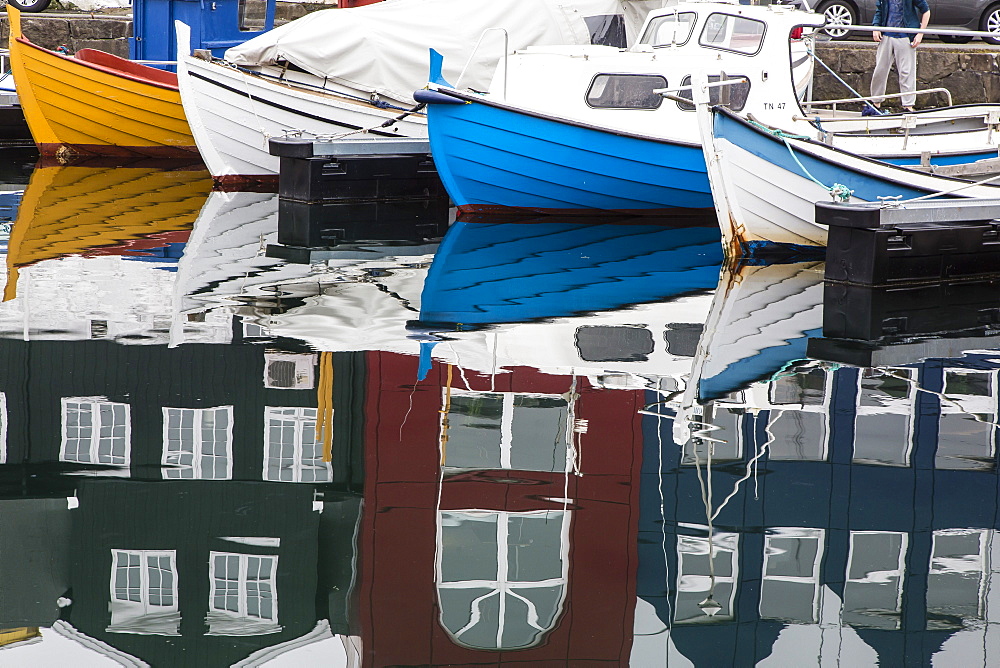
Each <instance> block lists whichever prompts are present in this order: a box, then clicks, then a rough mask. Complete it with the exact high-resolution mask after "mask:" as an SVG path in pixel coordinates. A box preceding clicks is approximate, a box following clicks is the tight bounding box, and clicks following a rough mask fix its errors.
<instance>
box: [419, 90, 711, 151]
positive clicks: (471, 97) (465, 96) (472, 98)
mask: <svg viewBox="0 0 1000 668" xmlns="http://www.w3.org/2000/svg"><path fill="white" fill-rule="evenodd" d="M434 90H436V91H437V92H439V93H442V94H444V95H450V96H451V97H455V98H458V99H460V100H464V101H465V102H469V103H480V104H484V105H486V106H488V107H494V108H497V109H501V110H503V111H508V112H511V113H517V114H522V115H524V116H529V117H531V118H538V119H540V120H543V121H550V122H553V123H559V124H562V125H568V126H570V127H576V128H582V129H584V130H593V131H595V132H600V133H602V134H607V135H614V136H616V137H624V138H627V139H639V140H643V141H651V142H654V143H656V144H667V145H670V146H685V147H689V148H695V149H698V150H699V151H700V150H701V144H699V143H695V142H685V141H679V140H676V139H666V138H664V137H655V136H653V135H644V134H639V133H637V132H629V131H628V130H617V129H612V128H608V127H602V126H600V125H593V124H591V123H585V122H583V121H576V120H573V119H569V118H560V117H558V116H552V115H549V114H545V113H542V112H540V111H533V110H530V109H524V108H522V107H515V106H514V105H511V104H507V103H504V102H498V101H497V100H490V99H486V98H483V97H478V96H477V95H475V94H470V93H464V92H462V91H459V90H456V89H454V88H449V87H445V86H439V87H436V88H435V89H434Z"/></svg>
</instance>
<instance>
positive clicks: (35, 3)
mask: <svg viewBox="0 0 1000 668" xmlns="http://www.w3.org/2000/svg"><path fill="white" fill-rule="evenodd" d="M51 3H52V0H7V2H6V3H5V4H8V5H13V6H14V7H17V8H18V9H19V10H21V11H22V12H44V11H45V10H46V9H48V8H49V5H50V4H51Z"/></svg>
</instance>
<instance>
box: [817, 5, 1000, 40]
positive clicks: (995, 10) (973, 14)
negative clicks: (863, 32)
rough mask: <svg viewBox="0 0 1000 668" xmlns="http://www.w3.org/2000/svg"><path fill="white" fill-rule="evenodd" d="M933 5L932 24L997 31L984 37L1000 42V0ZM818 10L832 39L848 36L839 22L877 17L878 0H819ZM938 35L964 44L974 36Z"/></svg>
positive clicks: (863, 22)
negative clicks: (823, 16) (994, 34)
mask: <svg viewBox="0 0 1000 668" xmlns="http://www.w3.org/2000/svg"><path fill="white" fill-rule="evenodd" d="M927 2H928V4H930V6H931V23H930V25H929V26H928V27H929V28H944V29H948V30H983V31H986V32H992V33H996V35H997V36H996V37H983V41H985V42H988V43H990V44H1000V2H998V0H964V1H962V2H955V1H954V0H927ZM813 7H814V9H815V11H817V12H819V13H821V14H825V15H826V24H827V26H828V27H827V28H826V29H825V30H824V31H825V32H826V34H828V35H829V36H830V37H831V38H833V39H846V38H847V37H848V36H849V35H850V34H851V32H854V33H855V34H858V33H857V31H849V30H842V29H837V28H836V26H838V25H842V26H844V25H870V24H871V22H872V19H873V18H874V17H875V0H819V1H818V2H813ZM939 39H940V40H941V41H942V42H947V43H949V44H965V43H967V42H971V41H972V36H971V35H970V36H965V35H941V36H940V37H939Z"/></svg>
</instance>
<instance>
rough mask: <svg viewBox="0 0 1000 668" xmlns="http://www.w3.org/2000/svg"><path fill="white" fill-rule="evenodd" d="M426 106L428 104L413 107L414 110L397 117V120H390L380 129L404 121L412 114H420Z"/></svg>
mask: <svg viewBox="0 0 1000 668" xmlns="http://www.w3.org/2000/svg"><path fill="white" fill-rule="evenodd" d="M426 106H427V103H426V102H421V103H420V104H418V105H417V106H415V107H413V108H412V109H408V110H407V111H406V112H404V113H402V114H400V115H399V116H396V117H395V118H390V119H389V120H387V121H386V122H385V123H383V124H382V125H380V126H379V127H380V128H387V127H389V126H390V125H395V124H396V122H397V121H401V120H403V119H404V118H406V117H407V116H409V115H410V114H416V113H418V112H420V111H421V110H422V109H423V108H424V107H426Z"/></svg>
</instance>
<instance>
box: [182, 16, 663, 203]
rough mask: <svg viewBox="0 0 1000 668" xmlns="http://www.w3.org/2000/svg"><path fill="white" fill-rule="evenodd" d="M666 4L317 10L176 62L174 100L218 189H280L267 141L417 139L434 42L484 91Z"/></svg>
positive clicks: (465, 79) (624, 28)
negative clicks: (530, 50)
mask: <svg viewBox="0 0 1000 668" xmlns="http://www.w3.org/2000/svg"><path fill="white" fill-rule="evenodd" d="M663 3H664V0H627V2H624V3H623V2H620V1H619V0H572V1H571V2H557V1H556V0H388V1H386V2H380V3H376V4H374V5H369V6H364V7H356V8H351V9H331V10H324V11H319V12H314V13H312V14H309V15H307V16H305V17H302V18H300V19H297V20H295V21H292V22H290V23H287V24H285V25H284V26H281V27H279V28H276V29H274V30H271V31H269V32H267V33H265V34H264V35H261V36H259V37H257V38H254V39H251V40H249V41H248V42H246V43H245V44H242V45H240V46H238V47H234V48H231V49H229V50H228V51H227V52H226V57H225V58H224V59H214V58H209V59H208V60H203V59H200V58H196V57H181V58H180V59H179V62H178V66H177V69H178V80H179V87H180V90H181V99H182V102H183V104H184V111H185V114H186V115H187V118H188V121H189V123H190V125H191V128H192V132H193V134H194V135H195V141H196V143H197V145H198V149H199V151H200V153H201V155H202V158H203V159H204V161H205V163H206V165H207V166H208V169H209V172H210V173H211V174H212V176H213V178H214V179H215V180H216V182H217V183H219V184H220V185H224V186H225V185H234V186H239V185H242V184H246V183H252V182H263V183H276V181H277V172H278V158H277V157H276V156H272V155H270V154H269V153H268V139H269V138H270V137H282V136H305V137H320V138H331V137H338V136H348V135H354V134H358V133H361V132H365V133H367V134H369V135H372V136H390V137H425V136H426V135H427V127H426V119H425V117H424V115H423V114H422V113H420V112H419V111H413V112H412V113H408V112H409V111H410V110H412V108H413V106H414V101H413V98H412V93H413V91H414V90H416V89H417V88H420V87H422V86H423V85H424V84H425V83H426V81H427V62H428V48H429V47H430V46H435V47H437V48H443V50H444V51H445V52H446V54H447V55H448V58H449V61H450V62H451V63H452V65H453V66H454V68H455V69H454V71H451V72H449V75H450V76H453V77H454V78H455V79H456V81H458V80H461V82H462V84H463V85H467V86H470V87H472V88H479V89H484V88H485V87H486V86H487V85H488V84H489V80H490V76H491V75H492V72H493V69H494V67H495V64H496V62H497V61H498V60H500V59H501V58H502V57H503V56H504V55H505V54H507V53H508V52H510V51H511V50H515V49H520V48H524V47H526V46H528V45H530V44H580V43H585V44H590V43H591V41H592V40H602V39H604V40H608V39H610V40H611V41H622V40H624V38H625V36H626V34H627V33H632V34H634V33H635V32H636V30H637V29H638V27H639V26H640V25H642V19H643V18H644V16H645V12H646V10H647V9H648V8H649V7H654V6H655V7H659V6H662V4H663ZM623 6H624V10H623ZM623 12H624V13H623ZM484 31H485V32H484ZM187 35H188V31H187V30H186V29H185V28H184V27H178V40H179V45H178V50H177V51H178V53H190V48H186V44H187V42H188V37H187ZM383 126H384V127H383Z"/></svg>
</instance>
